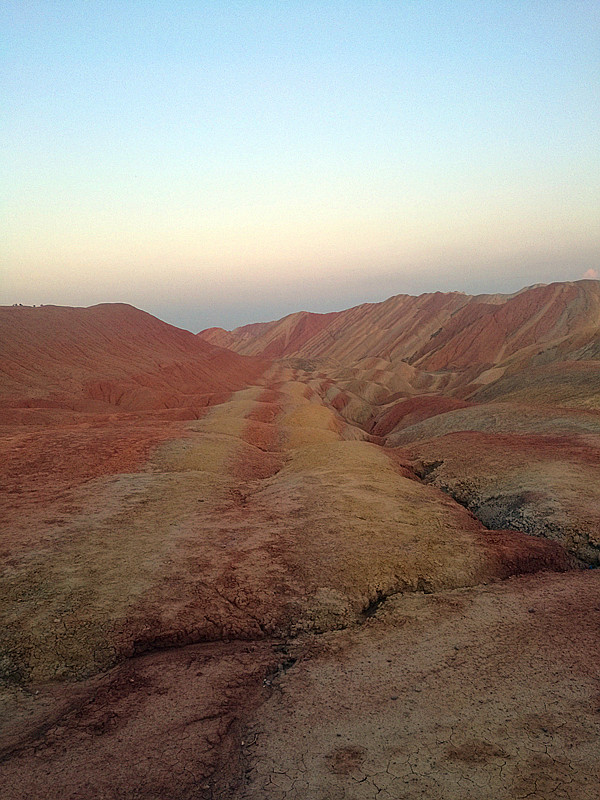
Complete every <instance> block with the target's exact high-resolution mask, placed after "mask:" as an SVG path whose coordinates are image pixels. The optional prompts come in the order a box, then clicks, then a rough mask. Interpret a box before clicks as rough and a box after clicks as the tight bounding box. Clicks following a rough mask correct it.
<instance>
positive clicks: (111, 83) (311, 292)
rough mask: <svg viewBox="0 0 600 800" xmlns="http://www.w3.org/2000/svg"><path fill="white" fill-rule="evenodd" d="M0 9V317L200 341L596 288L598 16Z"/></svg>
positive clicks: (490, 9)
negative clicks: (134, 320) (228, 331)
mask: <svg viewBox="0 0 600 800" xmlns="http://www.w3.org/2000/svg"><path fill="white" fill-rule="evenodd" d="M0 8H1V25H2V36H1V38H2V41H3V43H4V44H3V46H2V54H1V61H2V72H3V76H2V78H3V79H2V90H1V95H0V101H1V103H2V108H3V110H4V114H3V117H4V121H3V125H2V142H1V144H2V156H1V159H2V174H1V176H0V177H1V178H2V187H3V188H2V189H1V192H2V194H1V201H2V223H1V225H2V229H1V231H0V233H1V236H2V242H3V244H2V245H1V248H2V254H1V255H2V287H1V289H2V292H1V296H0V302H4V303H12V302H23V303H36V304H37V303H44V302H53V303H60V304H67V305H79V304H82V305H88V304H91V303H95V302H105V301H124V302H130V303H133V304H134V305H137V306H140V307H142V308H145V309H146V310H148V311H151V312H152V313H156V314H157V315H158V316H161V317H162V318H164V319H167V320H168V321H169V322H173V323H174V324H179V325H182V326H183V327H189V328H190V329H193V330H199V329H201V328H203V327H206V326H208V325H216V324H222V325H224V326H226V327H231V326H233V325H236V324H242V323H244V322H250V321H255V320H258V319H267V318H269V319H270V318H273V317H278V316H281V315H282V314H284V313H288V312H289V311H292V310H299V309H300V308H308V309H311V310H331V309H336V308H343V307H346V306H348V305H352V304H355V303H358V302H362V301H366V300H370V301H372V300H380V299H384V298H385V297H386V296H389V295H390V294H398V293H401V292H410V293H415V292H420V291H435V290H436V289H441V290H449V289H457V290H463V291H468V292H480V291H481V292H482V291H496V290H505V291H512V290H515V289H518V288H520V287H521V286H523V285H526V284H530V283H534V282H539V281H550V280H561V279H575V278H579V277H581V276H582V275H583V273H584V272H586V271H587V270H589V269H594V268H599V267H600V263H599V262H600V259H599V257H598V256H599V253H600V246H599V245H600V155H599V154H600V146H599V144H600V142H599V135H598V131H599V130H600V111H599V109H600V90H599V86H600V4H599V3H597V2H576V1H575V0H572V1H570V2H567V1H566V0H565V2H552V0H546V1H545V2H527V0H520V2H485V1H482V2H460V0H455V1H454V2H425V0H423V1H422V2H392V1H391V0H387V2H377V0H371V1H370V2H366V0H365V2H334V1H333V0H332V2H319V3H315V2H285V1H284V0H280V1H279V2H258V0H257V1H256V2H224V0H223V2H177V1H176V0H170V2H162V1H161V0H155V1H154V2H148V1H146V2H136V0H128V1H127V2H93V0H92V1H90V2H84V1H83V0H81V2H68V3H67V2H27V0H19V2H1V3H0Z"/></svg>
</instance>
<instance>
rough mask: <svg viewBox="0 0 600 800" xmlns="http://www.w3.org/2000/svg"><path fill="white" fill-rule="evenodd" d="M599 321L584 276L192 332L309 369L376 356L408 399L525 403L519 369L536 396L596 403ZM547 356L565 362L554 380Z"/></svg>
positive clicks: (597, 303)
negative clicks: (503, 291) (477, 397)
mask: <svg viewBox="0 0 600 800" xmlns="http://www.w3.org/2000/svg"><path fill="white" fill-rule="evenodd" d="M599 325H600V282H599V281H591V280H585V281H576V282H569V283H554V284H550V285H547V286H535V287H532V288H529V289H524V290H522V291H521V292H518V293H516V294H513V295H479V296H475V297H473V296H469V295H465V294H462V293H456V292H453V293H449V294H443V293H440V292H436V293H434V294H424V295H420V296H419V297H411V296H409V295H397V296H395V297H391V298H389V299H388V300H386V301H384V302H382V303H366V304H364V305H360V306H356V307H355V308H351V309H348V310H346V311H340V312H337V313H333V314H309V313H307V312H299V313H297V314H291V315H289V316H287V317H284V318H283V319H281V320H277V321H275V322H271V323H260V324H257V325H247V326H244V327H242V328H237V329H235V330H234V331H231V332H229V331H222V330H220V329H215V328H211V329H208V330H207V331H203V332H201V333H200V334H198V335H199V337H200V338H203V339H206V340H207V341H210V342H213V343H214V344H222V345H224V346H226V347H229V348H231V349H232V350H235V351H236V352H238V353H243V354H246V355H268V356H269V357H271V358H282V357H288V358H290V357H295V358H301V359H305V360H306V359H308V360H312V361H314V362H315V363H316V364H317V366H318V365H319V364H323V363H327V365H328V366H329V367H330V366H331V364H338V365H343V366H346V367H352V368H354V369H357V368H359V367H361V366H363V365H362V363H361V362H362V361H363V360H364V359H378V360H380V364H379V365H378V366H379V368H380V369H381V370H387V371H388V372H389V371H391V372H394V373H395V374H396V381H397V379H398V376H399V375H401V376H402V377H403V378H405V381H406V385H405V386H401V387H399V388H400V389H404V393H405V395H406V396H408V395H409V394H421V393H425V394H430V393H432V392H435V393H436V394H439V393H440V392H443V393H444V394H452V395H453V396H457V397H462V398H464V397H467V396H468V395H469V394H474V393H476V392H481V394H482V397H483V398H484V399H485V400H489V399H492V398H494V397H515V398H519V399H520V400H523V399H524V397H525V395H527V387H526V386H525V385H524V383H526V381H524V377H523V371H524V370H527V375H528V376H529V375H530V374H531V375H532V384H533V385H532V386H531V389H530V391H529V393H530V395H531V397H532V399H534V401H535V402H541V403H548V402H553V397H554V396H556V399H557V400H558V401H559V404H561V405H564V404H573V405H576V406H581V407H598V396H599V394H600V392H599V390H600V373H599V372H598V356H599V354H600V333H599ZM555 362H560V363H561V365H564V366H561V367H560V370H559V373H560V374H559V376H558V378H557V377H556V368H555V367H554V364H555ZM370 366H372V365H367V367H370ZM531 370H533V373H530V371H531ZM358 377H360V376H358ZM371 378H372V376H371V375H368V376H367V379H368V380H371ZM528 380H529V378H528Z"/></svg>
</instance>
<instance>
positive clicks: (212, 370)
mask: <svg viewBox="0 0 600 800" xmlns="http://www.w3.org/2000/svg"><path fill="white" fill-rule="evenodd" d="M265 365H266V362H265V361H264V360H261V359H249V358H245V357H243V356H239V355H237V354H235V353H232V352H230V351H228V350H223V349H221V348H217V347H214V346H213V345H210V344H208V343H207V342H203V341H202V340H201V339H199V338H198V337H196V336H194V335H193V334H191V333H189V332H188V331H184V330H181V329H179V328H175V327H173V326H172V325H168V324H166V323H165V322H161V321H160V320H158V319H156V318H155V317H153V316H151V315H150V314H147V313H146V312H144V311H140V310H138V309H136V308H133V307H132V306H129V305H125V304H121V303H118V304H102V305H97V306H93V307H91V308H68V307H59V306H42V307H39V308H30V307H20V306H19V307H2V308H0V406H4V407H5V408H7V407H10V408H12V409H19V408H20V409H23V408H29V409H31V408H55V409H56V408H58V409H71V410H73V411H96V412H97V411H111V410H112V411H116V410H118V411H158V410H163V409H172V408H179V409H181V408H188V409H192V410H193V409H194V408H196V409H197V408H202V407H204V406H206V405H210V404H212V403H214V402H215V401H216V400H218V399H223V398H224V397H225V396H227V394H229V393H230V392H231V391H233V390H236V389H239V388H241V387H243V386H245V385H248V383H250V382H252V381H254V380H255V379H256V378H257V376H259V375H260V374H261V372H262V371H263V370H264V368H265ZM189 415H190V416H193V415H194V414H193V411H191V412H190V414H189Z"/></svg>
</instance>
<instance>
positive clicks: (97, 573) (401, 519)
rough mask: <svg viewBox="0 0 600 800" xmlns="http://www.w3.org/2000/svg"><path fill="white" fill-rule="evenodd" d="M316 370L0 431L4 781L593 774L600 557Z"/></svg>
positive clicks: (537, 782)
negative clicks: (390, 431) (524, 515)
mask: <svg viewBox="0 0 600 800" xmlns="http://www.w3.org/2000/svg"><path fill="white" fill-rule="evenodd" d="M330 385H331V382H330V381H327V379H326V378H325V376H324V375H322V376H315V375H314V374H306V373H300V372H297V371H294V370H292V369H289V368H286V367H274V368H273V369H272V370H271V372H270V374H268V375H267V376H266V377H265V379H264V383H263V384H262V385H260V386H254V387H252V388H249V389H246V390H243V391H239V392H237V393H235V394H234V395H232V396H231V398H230V399H229V401H227V402H224V403H222V404H221V405H219V406H216V407H214V408H211V409H208V410H207V411H206V413H205V414H204V416H203V417H202V418H201V419H198V420H194V421H188V422H184V421H177V422H175V421H174V422H167V421H165V420H164V419H159V418H156V419H154V418H152V416H151V415H147V416H146V417H144V416H140V415H138V416H131V417H127V416H126V415H123V416H122V417H121V418H117V417H112V418H111V417H106V416H105V417H97V418H95V417H93V416H92V415H88V416H86V417H85V421H83V420H84V418H83V417H82V421H81V422H80V423H78V422H77V421H73V420H70V422H69V424H65V425H64V426H62V427H61V426H58V425H57V426H56V427H55V428H51V427H48V426H45V427H44V428H43V429H42V428H40V429H39V430H36V429H32V430H31V431H29V430H28V429H26V428H20V429H18V430H11V429H8V427H7V428H6V429H5V430H4V431H3V434H4V435H3V438H2V443H1V444H2V448H3V452H4V462H3V463H4V467H3V469H4V475H3V482H4V485H5V487H6V489H7V491H6V492H5V498H6V501H5V508H4V511H3V518H4V520H5V523H4V524H5V529H4V532H3V538H2V548H3V555H4V563H5V568H4V571H3V574H2V594H1V595H0V611H1V614H2V634H1V637H2V638H1V642H0V659H1V670H2V676H3V689H2V694H1V704H2V705H1V721H2V724H1V729H0V747H1V755H0V759H1V761H0V795H1V796H2V797H3V798H7V800H17V799H19V800H21V798H32V797H35V798H48V799H49V800H50V799H51V798H57V799H58V798H61V800H63V798H67V799H72V800H75V799H76V798H77V800H84V798H107V800H129V799H130V798H131V800H133V799H134V798H155V799H156V800H158V799H159V798H160V800H168V799H171V798H172V799H173V800H175V799H177V800H184V799H187V798H190V800H191V798H236V800H242V798H244V799H247V800H249V798H280V799H281V798H289V799H290V800H292V798H315V799H316V798H318V799H319V800H334V799H335V798H348V800H351V799H356V800H358V799H359V798H371V797H373V798H374V797H379V798H398V799H400V798H407V799H408V798H417V797H420V798H438V797H439V798H445V799H446V798H457V799H458V798H460V799H461V800H462V799H463V798H473V799H475V798H477V799H479V798H481V800H484V798H485V800H488V799H489V798H526V797H527V798H535V799H536V800H541V799H542V798H568V799H569V800H579V799H580V798H588V797H589V798H595V797H596V796H597V787H598V785H599V783H600V776H599V774H598V763H599V759H598V756H599V755H600V748H599V745H598V741H599V738H598V734H599V733H600V681H599V677H600V676H599V670H598V664H599V663H600V658H599V656H600V652H599V651H600V644H599V642H600V637H599V636H598V634H599V632H600V630H599V629H600V594H599V589H600V572H598V571H597V570H581V569H579V568H578V567H579V565H578V563H577V562H576V561H575V560H574V559H573V558H572V557H571V556H569V555H568V553H567V552H566V551H565V550H564V549H563V548H562V546H561V545H560V544H559V543H557V542H551V541H547V540H545V539H542V538H536V537H531V536H527V535H525V534H522V533H517V532H512V531H489V530H487V529H485V528H484V527H483V526H482V525H481V524H480V523H479V522H478V520H477V519H476V518H475V517H473V516H472V515H471V513H470V512H469V511H468V510H467V509H465V508H464V507H463V506H462V505H459V504H457V503H456V502H455V501H454V500H453V499H451V498H450V497H449V496H448V495H447V494H444V493H443V492H442V491H441V490H440V489H439V488H438V487H437V486H435V485H433V484H432V483H425V482H422V481H420V480H418V479H417V478H416V475H415V473H414V472H413V471H412V469H411V464H410V462H409V460H408V458H409V455H410V454H409V453H408V451H407V452H406V454H405V455H404V456H403V454H402V452H401V451H399V450H393V449H388V448H385V447H383V446H382V440H381V439H379V438H377V437H374V436H370V435H369V434H367V433H365V432H364V430H362V429H361V428H359V427H356V426H355V425H353V424H351V422H349V421H347V420H344V419H343V418H342V417H341V416H340V414H339V413H338V412H337V411H336V410H335V409H334V408H332V407H331V406H329V405H327V403H326V402H325V400H324V398H325V396H326V395H327V392H328V390H329V389H330ZM36 448H38V450H36ZM115 452H118V453H119V458H118V459H114V458H113V460H112V461H111V458H112V456H111V455H110V454H114V453H115ZM42 453H43V458H41V454H42ZM420 455H421V454H419V453H416V454H415V457H418V456H420Z"/></svg>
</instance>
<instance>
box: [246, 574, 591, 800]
mask: <svg viewBox="0 0 600 800" xmlns="http://www.w3.org/2000/svg"><path fill="white" fill-rule="evenodd" d="M599 663H600V574H599V573H598V572H597V571H589V572H587V573H583V574H579V575H576V576H574V575H550V574H546V575H534V576H520V577H517V578H511V579H510V580H507V581H504V582H502V583H497V584H494V585H490V586H485V587H476V588H472V589H459V590H454V591H447V592H441V593H438V594H435V595H423V594H412V595H402V596H400V595H398V596H396V597H394V598H392V599H390V600H388V601H387V602H386V603H385V605H384V606H383V607H382V608H381V609H380V611H379V612H378V613H377V615H376V616H375V617H374V618H372V619H369V620H368V622H367V623H366V624H365V625H363V626H362V627H361V628H360V630H358V631H357V630H352V631H344V632H339V633H330V634H326V635H324V636H323V637H321V639H320V640H319V641H318V642H317V643H314V644H313V645H312V646H311V648H310V651H309V656H308V657H305V658H303V659H300V660H299V662H298V663H297V664H295V665H294V666H293V667H292V668H291V669H289V671H287V672H286V673H285V675H282V676H281V677H280V678H279V679H278V680H277V682H276V684H275V685H274V691H273V694H272V696H271V698H270V699H269V701H268V702H267V703H265V704H264V705H263V706H261V708H260V710H259V712H258V713H257V714H256V715H255V718H254V719H253V720H252V721H251V723H250V724H249V725H248V728H247V730H246V733H245V745H244V750H243V753H244V759H245V764H246V773H245V780H244V784H243V786H242V787H241V788H240V790H239V792H238V793H237V794H236V795H235V797H236V798H239V799H240V800H241V799H242V798H244V800H250V798H268V799H269V800H271V799H273V800H275V798H277V800H282V799H283V798H285V800H299V798H315V800H317V798H318V799H319V800H325V799H327V800H342V798H343V799H344V800H350V798H351V799H352V800H371V799H372V798H373V799H374V798H379V799H380V800H384V798H385V800H399V799H400V798H402V800H413V798H415V799H416V798H428V799H429V798H431V800H438V798H439V800H442V798H443V800H461V799H465V800H466V798H469V800H488V799H489V798H498V800H504V798H506V800H509V799H510V800H514V799H515V798H531V799H532V800H549V798H557V799H558V798H561V800H562V799H563V798H565V799H566V798H577V800H593V798H596V797H597V796H598V786H600V766H599V760H598V756H599V755H600V750H599V736H598V734H599V733H600V675H599V672H598V664H599Z"/></svg>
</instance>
